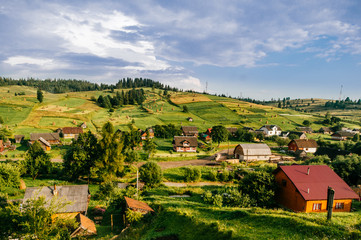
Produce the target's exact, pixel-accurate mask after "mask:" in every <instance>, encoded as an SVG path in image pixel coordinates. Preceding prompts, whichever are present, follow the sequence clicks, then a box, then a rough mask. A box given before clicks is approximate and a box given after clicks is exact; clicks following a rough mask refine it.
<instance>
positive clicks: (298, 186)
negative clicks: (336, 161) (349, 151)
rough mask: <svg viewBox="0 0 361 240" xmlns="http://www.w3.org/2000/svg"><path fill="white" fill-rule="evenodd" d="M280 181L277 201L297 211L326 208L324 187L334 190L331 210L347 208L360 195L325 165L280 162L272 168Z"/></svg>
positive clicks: (347, 209) (321, 210)
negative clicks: (281, 164) (280, 164)
mask: <svg viewBox="0 0 361 240" xmlns="http://www.w3.org/2000/svg"><path fill="white" fill-rule="evenodd" d="M274 174H275V178H276V182H277V184H278V185H279V192H278V193H277V201H278V203H280V204H281V205H283V206H285V207H287V208H289V209H292V210H294V211H297V212H325V211H327V210H326V204H327V189H328V187H331V188H333V189H334V190H335V196H334V202H333V208H334V209H333V211H336V212H349V211H350V210H351V203H352V199H358V198H359V196H358V195H357V194H356V193H355V192H354V191H353V190H352V189H351V188H350V187H349V186H348V185H347V184H346V183H345V182H344V181H343V180H342V179H341V178H340V177H339V176H338V175H337V174H336V173H335V172H334V171H333V170H332V169H331V168H330V167H328V166H326V165H292V166H280V167H278V168H277V169H276V170H275V172H274Z"/></svg>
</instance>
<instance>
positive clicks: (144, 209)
mask: <svg viewBox="0 0 361 240" xmlns="http://www.w3.org/2000/svg"><path fill="white" fill-rule="evenodd" d="M124 199H125V203H126V207H127V208H129V209H130V210H132V211H136V212H140V213H142V214H147V213H150V212H154V210H153V209H152V208H151V207H149V205H148V204H146V203H145V202H141V201H138V200H135V199H132V198H128V197H124Z"/></svg>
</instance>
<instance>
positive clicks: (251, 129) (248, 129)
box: [243, 127, 254, 132]
mask: <svg viewBox="0 0 361 240" xmlns="http://www.w3.org/2000/svg"><path fill="white" fill-rule="evenodd" d="M243 130H245V131H248V132H254V129H253V128H251V127H244V128H243Z"/></svg>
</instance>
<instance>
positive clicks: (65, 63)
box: [0, 0, 361, 100]
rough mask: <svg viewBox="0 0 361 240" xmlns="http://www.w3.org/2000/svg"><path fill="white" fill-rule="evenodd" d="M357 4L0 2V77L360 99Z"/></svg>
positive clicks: (322, 0)
mask: <svg viewBox="0 0 361 240" xmlns="http://www.w3.org/2000/svg"><path fill="white" fill-rule="evenodd" d="M360 12H361V2H360V1H358V0H352V1H348V0H343V1H325V0H317V1H311V0H307V1H286V0H284V1H281V0H264V1H252V0H234V1H232V0H222V1H217V0H214V1H211V0H207V1H205V0H202V1H199V0H198V1H197V0H192V1H190V0H189V1H188V0H183V1H166V0H162V1H146V0H145V1H140V0H132V1H116V0H114V1H70V0H69V1H66V0H64V1H60V0H58V1H56V0H54V1H45V0H33V1H18V0H13V1H7V0H0V75H1V76H5V77H13V78H20V77H22V78H23V77H36V78H41V79H43V78H66V79H68V78H71V79H74V78H75V79H84V80H89V81H91V82H98V83H101V82H104V83H115V82H117V81H118V79H121V78H123V77H145V78H151V79H153V80H157V81H160V82H163V83H165V84H169V85H171V86H176V87H180V88H183V89H194V90H198V91H204V90H205V89H206V83H208V92H210V93H219V94H220V93H224V94H228V95H232V96H242V97H251V98H256V99H260V100H263V99H271V98H283V97H291V98H310V97H314V98H318V97H320V98H329V99H338V98H339V96H340V87H341V85H343V93H342V98H343V97H346V96H349V97H351V98H352V99H359V98H361V91H360V90H361V81H360V80H361V78H360V77H361V28H360V27H361V17H360Z"/></svg>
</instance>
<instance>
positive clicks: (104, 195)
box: [94, 182, 115, 200]
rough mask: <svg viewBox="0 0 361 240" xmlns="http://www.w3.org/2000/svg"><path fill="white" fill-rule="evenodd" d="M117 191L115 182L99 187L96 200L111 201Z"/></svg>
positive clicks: (95, 196)
mask: <svg viewBox="0 0 361 240" xmlns="http://www.w3.org/2000/svg"><path fill="white" fill-rule="evenodd" d="M114 191H115V184H114V183H113V182H105V183H103V184H101V185H100V186H99V190H98V191H97V192H96V193H95V195H94V198H95V199H97V200H106V199H110V198H111V197H112V196H113V194H114Z"/></svg>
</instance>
